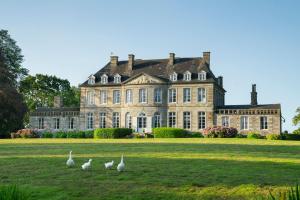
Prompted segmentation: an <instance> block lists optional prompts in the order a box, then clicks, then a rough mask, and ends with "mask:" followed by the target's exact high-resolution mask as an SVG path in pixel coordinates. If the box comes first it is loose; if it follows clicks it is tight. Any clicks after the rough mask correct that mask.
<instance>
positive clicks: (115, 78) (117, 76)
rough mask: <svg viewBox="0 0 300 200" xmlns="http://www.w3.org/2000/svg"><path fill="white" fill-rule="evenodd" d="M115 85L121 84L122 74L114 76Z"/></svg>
mask: <svg viewBox="0 0 300 200" xmlns="http://www.w3.org/2000/svg"><path fill="white" fill-rule="evenodd" d="M114 83H121V76H120V74H116V75H115V76H114Z"/></svg>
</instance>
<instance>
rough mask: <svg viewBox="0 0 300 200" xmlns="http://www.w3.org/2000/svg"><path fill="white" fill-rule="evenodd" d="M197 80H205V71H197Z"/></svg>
mask: <svg viewBox="0 0 300 200" xmlns="http://www.w3.org/2000/svg"><path fill="white" fill-rule="evenodd" d="M198 80H199V81H204V80H206V72H205V71H201V72H200V73H198Z"/></svg>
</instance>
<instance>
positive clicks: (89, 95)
mask: <svg viewBox="0 0 300 200" xmlns="http://www.w3.org/2000/svg"><path fill="white" fill-rule="evenodd" d="M86 96H87V104H88V105H94V103H95V98H94V91H87V94H86Z"/></svg>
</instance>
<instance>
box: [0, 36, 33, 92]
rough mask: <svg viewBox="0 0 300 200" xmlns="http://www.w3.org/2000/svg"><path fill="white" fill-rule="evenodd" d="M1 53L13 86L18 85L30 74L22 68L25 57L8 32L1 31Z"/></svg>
mask: <svg viewBox="0 0 300 200" xmlns="http://www.w3.org/2000/svg"><path fill="white" fill-rule="evenodd" d="M0 52H1V53H2V62H3V64H4V65H3V66H2V67H4V68H6V69H7V71H8V72H7V73H8V74H9V76H10V77H11V81H12V84H14V85H15V86H16V85H17V82H18V80H20V79H22V78H23V77H24V76H26V75H27V74H28V70H27V69H25V68H23V67H22V62H23V55H22V54H21V49H20V47H18V46H17V44H16V41H15V40H13V39H12V38H11V37H10V35H9V34H8V31H7V30H0Z"/></svg>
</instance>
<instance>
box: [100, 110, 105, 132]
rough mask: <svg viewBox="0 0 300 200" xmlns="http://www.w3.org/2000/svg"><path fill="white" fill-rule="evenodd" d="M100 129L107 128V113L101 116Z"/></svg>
mask: <svg viewBox="0 0 300 200" xmlns="http://www.w3.org/2000/svg"><path fill="white" fill-rule="evenodd" d="M99 120H100V121H99V122H100V123H99V128H106V113H105V112H101V113H100V116H99Z"/></svg>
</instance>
